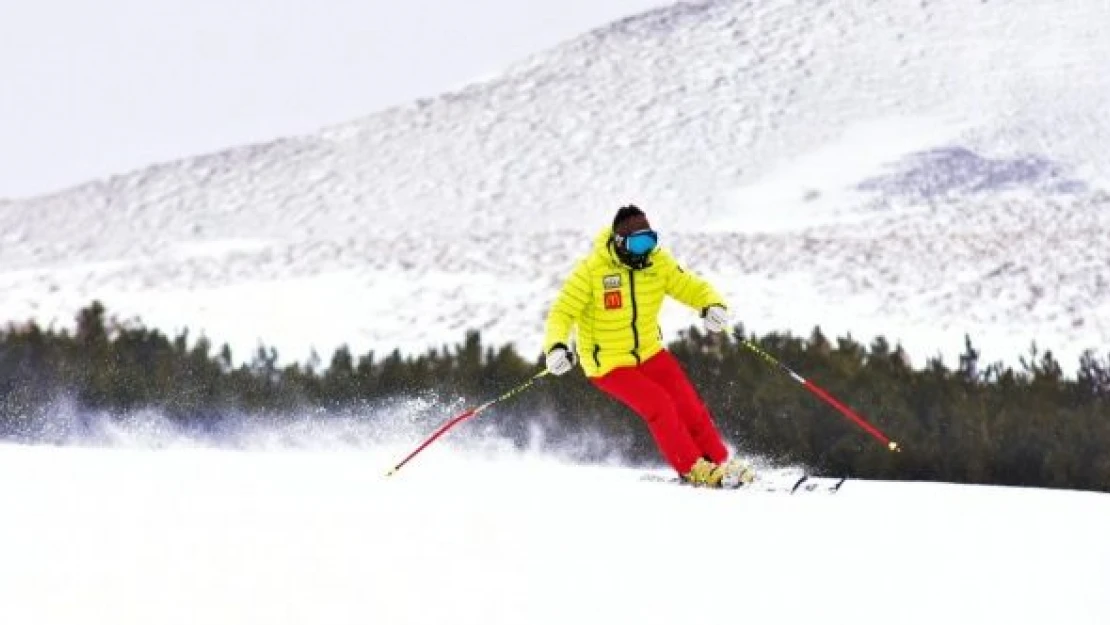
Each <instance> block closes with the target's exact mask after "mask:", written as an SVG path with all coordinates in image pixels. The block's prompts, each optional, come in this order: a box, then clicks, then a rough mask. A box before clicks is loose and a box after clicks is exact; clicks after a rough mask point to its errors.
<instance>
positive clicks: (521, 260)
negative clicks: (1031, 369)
mask: <svg viewBox="0 0 1110 625" xmlns="http://www.w3.org/2000/svg"><path fill="white" fill-rule="evenodd" d="M1108 22H1110V4H1108V3H1107V2H1105V1H1103V0H1077V1H1074V2H1069V3H1045V2H1040V1H1036V0H1010V1H1008V2H1006V3H1000V2H979V3H969V2H965V1H963V0H928V1H922V2H913V3H895V2H878V1H870V2H866V1H865V2H856V3H851V4H848V3H835V2H834V3H825V4H822V5H820V6H815V5H813V4H812V3H796V2H792V1H790V0H764V1H760V2H755V1H735V2H729V1H724V0H719V1H707V2H686V3H680V4H676V5H673V6H670V7H665V8H662V9H659V10H656V11H652V12H650V13H646V14H643V15H640V16H635V17H631V18H627V19H624V20H621V21H619V22H616V23H613V24H611V25H609V26H606V27H603V28H600V29H598V30H595V31H593V32H591V33H588V34H585V35H583V36H581V37H579V38H577V39H574V40H571V41H567V42H565V43H564V44H562V45H560V46H557V47H555V48H553V49H550V50H548V51H546V52H543V53H540V54H537V55H534V56H532V57H529V58H526V59H524V60H522V61H521V62H519V63H517V64H516V65H514V66H512V67H511V68H509V69H508V70H507V71H505V72H502V73H500V74H495V75H490V76H487V77H485V78H483V80H482V82H481V83H475V84H471V85H469V86H466V87H463V88H461V89H459V90H458V91H455V92H451V93H446V94H443V95H442V96H439V97H435V98H425V99H422V100H419V101H416V102H412V103H410V104H407V105H404V106H399V107H396V108H392V109H388V110H384V111H381V112H379V113H377V114H374V115H372V116H370V117H366V118H363V119H359V120H355V121H351V122H349V123H344V124H340V125H336V126H332V127H328V128H324V129H321V130H320V131H319V132H316V133H313V134H306V135H302V136H297V137H287V138H284V139H280V140H277V141H274V142H272V143H266V144H258V145H249V146H243V147H238V148H234V149H231V150H227V151H225V152H220V153H216V154H210V155H204V156H196V157H192V158H188V159H184V160H181V161H177V162H169V163H163V164H159V165H154V166H151V167H149V168H146V169H142V170H139V171H134V172H131V173H126V174H121V175H117V176H114V177H111V178H107V179H104V180H98V181H92V182H89V183H88V184H85V185H82V186H79V187H76V188H73V189H70V190H67V191H64V192H60V193H56V194H53V195H49V196H43V197H38V198H32V199H27V200H19V201H0V291H3V293H4V294H5V296H4V303H3V307H2V308H0V319H2V320H13V321H20V320H25V319H28V318H34V319H36V320H38V321H40V322H42V323H44V324H48V325H55V326H58V325H68V324H70V323H72V317H73V315H74V314H75V312H76V311H77V310H78V308H80V307H82V306H85V305H87V304H88V303H89V302H90V301H91V300H92V299H94V298H95V299H100V300H102V301H103V302H104V303H105V304H106V305H107V306H108V309H109V311H110V312H111V313H112V314H115V315H118V316H119V317H120V318H121V319H123V320H129V319H131V318H133V317H136V316H137V317H138V318H139V319H140V320H141V321H143V322H144V323H147V324H149V325H153V326H155V327H159V328H162V329H164V330H166V331H170V332H176V331H180V330H183V329H185V328H188V329H189V330H190V331H191V336H193V337H195V336H197V335H198V334H201V333H202V334H205V335H207V336H208V337H209V338H211V339H212V340H213V341H215V342H216V343H217V344H218V343H222V342H225V341H226V342H228V343H230V344H231V346H232V348H233V351H234V353H235V355H236V357H237V359H238V360H243V359H246V358H249V357H250V356H251V355H252V354H253V353H254V351H255V349H256V348H257V347H258V346H259V344H261V343H265V344H266V345H273V346H276V347H277V348H278V350H279V353H280V354H281V355H282V356H283V359H284V360H291V359H295V360H301V361H304V360H306V359H307V358H308V356H309V354H310V353H311V352H312V351H313V350H316V351H317V352H318V353H319V355H320V356H321V357H322V358H323V359H324V361H325V362H326V359H327V356H328V355H329V352H330V350H331V349H334V348H336V347H338V346H339V345H342V344H348V345H350V346H352V348H354V349H356V350H358V351H360V352H361V351H364V350H367V349H375V350H378V351H379V352H380V351H388V350H392V349H394V348H400V349H402V350H405V351H408V352H417V351H422V350H424V349H426V348H430V347H439V346H441V345H444V344H455V343H457V342H459V341H461V340H462V338H463V336H464V332H465V331H466V330H470V329H480V330H482V331H483V337H484V340H486V341H487V342H489V343H504V342H514V343H515V344H516V345H517V347H518V348H520V349H521V350H522V352H523V353H525V354H532V353H534V351H535V350H536V349H538V342H539V340H540V336H541V331H542V323H543V318H544V314H545V312H546V309H547V306H548V304H549V302H550V300H551V298H552V297H553V296H554V293H555V291H556V289H557V288H558V286H559V282H560V280H561V278H562V276H563V275H565V274H566V272H567V271H569V269H570V268H571V266H572V264H573V262H574V259H575V257H576V256H577V255H578V254H580V253H583V252H585V251H586V249H587V248H588V246H589V244H590V240H591V238H592V236H593V234H594V232H595V231H596V230H597V229H598V228H599V227H601V226H602V225H603V224H604V223H606V222H607V221H608V220H609V219H610V217H611V215H612V212H613V210H614V209H615V208H616V207H617V206H619V205H620V204H622V203H625V202H629V201H635V202H637V203H640V204H641V205H642V206H644V207H645V208H646V209H647V210H648V213H649V215H650V216H651V218H652V221H653V223H654V224H655V226H656V227H657V228H658V229H659V230H660V232H661V233H662V234H661V236H662V241H663V243H664V244H665V245H667V246H669V247H671V248H672V250H673V251H674V252H675V254H676V255H677V256H678V257H679V258H680V259H681V260H682V261H683V263H684V264H685V265H686V266H687V267H689V268H692V269H695V270H697V271H699V272H701V273H703V274H704V275H705V276H706V277H708V278H710V279H711V280H712V281H713V282H714V283H715V284H716V285H717V286H718V287H719V288H720V290H721V291H722V292H723V293H724V294H725V296H726V297H727V298H728V299H729V301H730V302H732V303H733V311H734V315H735V317H736V319H737V320H738V321H743V322H744V324H745V326H746V327H747V328H748V329H749V330H753V331H757V332H769V331H778V330H784V329H786V330H791V331H794V332H797V333H801V334H808V332H809V331H810V330H811V329H812V328H813V327H814V326H817V325H820V326H821V327H822V329H823V330H824V331H825V332H826V333H827V334H834V335H843V334H846V333H849V332H851V333H852V334H853V336H855V337H856V338H857V339H860V340H863V341H867V340H869V339H870V338H871V337H872V336H875V335H880V334H881V335H884V336H886V337H887V338H888V339H890V340H892V341H896V342H902V343H903V345H905V346H906V347H907V348H908V349H909V351H910V354H911V355H912V356H913V357H914V358H915V360H916V364H923V363H922V359H923V358H924V357H927V356H933V355H936V354H938V353H940V354H944V355H946V356H947V357H948V361H949V363H953V362H954V354H956V353H957V352H959V351H960V350H962V348H963V341H964V334H965V333H969V334H970V335H971V336H972V338H973V340H975V342H976V344H977V346H978V347H980V348H982V350H983V357H984V358H985V359H986V360H988V361H993V360H996V359H1000V360H1008V359H1012V358H1014V357H1016V356H1018V355H1021V354H1024V353H1025V352H1026V350H1027V349H1028V347H1029V346H1030V344H1031V343H1032V342H1034V341H1035V342H1037V343H1038V346H1039V347H1041V348H1042V349H1043V348H1052V349H1054V350H1055V351H1056V353H1057V355H1058V356H1060V357H1062V358H1064V359H1065V360H1064V364H1065V367H1067V366H1068V365H1069V364H1070V363H1069V361H1068V359H1069V358H1074V357H1075V356H1077V355H1078V352H1079V351H1080V350H1081V349H1084V348H1089V347H1096V348H1101V349H1103V350H1104V349H1105V346H1106V345H1110V264H1108V262H1107V259H1106V255H1105V251H1104V249H1105V241H1106V240H1107V234H1108V233H1110V192H1108V191H1107V188H1108V186H1110V160H1108V159H1107V158H1106V156H1105V145H1107V143H1108V140H1110V123H1108V119H1110V118H1108V117H1107V116H1106V115H1105V111H1106V110H1107V105H1110V74H1107V72H1106V71H1105V68H1106V67H1107V61H1108V60H1110V40H1107V38H1106V37H1105V36H1104V33H1103V32H1102V29H1101V28H1100V26H1101V25H1102V24H1105V23H1108ZM662 321H663V323H664V328H665V329H666V330H667V332H668V334H670V335H671V336H673V335H674V333H675V332H676V331H677V330H678V329H681V328H683V327H686V326H687V325H688V324H690V323H692V322H694V317H693V315H692V314H691V313H690V311H687V310H684V309H683V308H682V307H680V306H679V305H677V304H674V303H669V304H668V305H667V306H666V307H665V309H664V313H663V319H662ZM802 373H805V372H802ZM457 403H458V401H457V400H453V399H451V398H443V397H436V396H434V394H429V395H428V396H424V397H419V398H401V399H399V400H396V401H395V402H394V403H392V404H388V405H381V406H373V407H369V408H367V413H366V414H360V415H354V416H346V417H335V418H332V419H329V421H328V422H327V424H324V423H322V422H320V421H315V420H313V418H311V417H307V416H306V417H304V418H301V419H294V420H293V421H292V422H291V423H288V424H285V425H283V426H274V425H269V426H261V425H258V424H255V423H252V422H250V420H249V419H247V420H245V422H244V423H243V424H241V426H240V427H241V428H242V430H241V431H235V432H224V433H221V435H220V436H218V437H212V438H196V437H195V436H188V435H185V434H182V433H180V432H176V431H175V430H174V428H172V427H171V426H170V425H169V424H168V422H167V421H166V420H164V419H162V418H161V417H160V416H159V415H157V414H139V415H129V416H128V417H127V418H124V419H122V420H120V421H115V420H106V419H101V418H100V417H99V416H97V415H88V414H81V413H78V412H74V411H73V410H72V409H67V408H66V407H65V406H58V407H56V409H57V414H56V415H54V416H53V417H52V419H53V422H51V423H50V424H49V425H50V427H51V428H52V432H55V433H58V434H59V437H60V439H59V443H60V444H59V446H57V447H45V446H39V447H36V446H17V445H10V444H5V445H0V498H2V500H3V502H4V509H5V513H4V514H2V515H0V620H2V621H3V622H5V623H7V622H11V623H33V624H34V625H54V624H65V625H70V624H73V623H81V624H82V625H85V624H96V623H105V624H109V623H110V624H112V625H127V624H129V623H143V624H146V623H152V622H157V623H165V624H172V623H206V624H218V623H236V624H238V623H270V624H274V625H278V624H280V623H308V622H311V623H314V624H320V625H328V624H331V623H337V624H338V623H366V622H375V623H376V622H381V623H451V624H463V623H482V624H483V625H487V624H497V623H514V624H515V623H539V624H544V623H571V622H598V623H607V624H615V623H629V624H636V625H644V624H650V623H676V622H681V623H685V622H695V621H696V622H718V623H732V622H739V623H747V622H751V623H760V624H770V623H817V622H820V623H829V624H838V623H845V624H847V623H852V624H867V623H876V624H879V623H882V624H884V625H885V624H887V623H892V622H893V623H907V624H914V623H921V624H929V625H932V624H934V623H953V622H954V623H964V622H971V623H994V622H998V623H1008V624H1014V625H1019V624H1023V623H1029V624H1038V625H1039V624H1042V623H1054V622H1061V623H1069V625H1086V624H1091V625H1095V624H1102V623H1104V622H1105V621H1106V615H1107V614H1110V593H1107V592H1106V589H1107V588H1110V539H1108V538H1107V533H1106V531H1105V527H1106V525H1107V521H1108V520H1110V499H1108V498H1107V497H1108V496H1107V495H1106V494H1100V493H1084V492H1069V491H1050V490H1041V489H1015V488H996V487H982V486H961V485H952V484H936V483H887V482H865V481H851V482H848V483H847V484H846V485H845V486H844V488H843V489H842V490H841V492H840V493H839V494H838V495H836V496H834V497H828V496H820V495H806V496H798V497H789V496H783V495H774V494H761V493H735V492H733V493H721V492H706V491H695V490H693V489H682V488H676V487H673V486H668V485H662V484H651V483H645V482H642V481H640V480H639V477H640V476H641V474H642V473H643V472H644V470H640V469H630V468H627V467H626V466H625V465H623V464H622V463H621V461H620V459H619V458H613V459H612V461H611V463H610V464H609V465H600V466H599V465H593V466H580V465H575V464H573V463H572V462H570V461H568V460H567V459H566V458H567V457H568V456H569V454H562V455H561V454H559V453H557V452H554V451H551V450H547V451H545V452H543V453H541V452H539V451H534V450H529V451H524V452H516V451H512V450H510V449H508V445H507V444H506V443H504V442H503V441H499V440H497V439H495V438H491V437H489V436H487V435H485V434H484V433H483V428H482V426H481V423H471V422H468V423H467V424H466V425H465V426H460V427H459V428H457V430H456V431H452V432H451V434H450V435H449V436H446V437H444V439H442V440H441V442H438V443H437V444H436V445H434V446H433V447H430V448H428V450H426V451H425V452H424V453H423V454H422V455H420V456H419V457H418V458H417V459H415V460H414V461H413V462H412V463H411V464H409V465H407V466H406V467H405V468H404V469H403V470H402V471H401V472H400V473H398V474H397V475H395V476H394V477H391V478H385V477H384V474H385V471H386V470H387V469H388V468H390V467H391V466H393V465H394V463H396V462H397V461H399V460H400V458H402V457H403V456H404V455H405V454H406V453H407V452H408V451H409V450H411V449H412V448H413V447H414V446H415V445H416V444H417V443H418V442H419V441H420V440H422V438H423V437H424V436H426V435H427V434H428V433H429V432H430V430H431V427H432V423H431V422H430V421H435V422H436V423H438V422H439V421H440V420H442V419H445V418H447V417H448V416H449V415H450V414H451V413H452V412H455V409H456V408H459V407H458V406H457ZM459 409H460V410H461V408H459ZM66 434H68V436H65V435H66Z"/></svg>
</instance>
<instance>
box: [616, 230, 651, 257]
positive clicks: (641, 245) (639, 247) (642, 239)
mask: <svg viewBox="0 0 1110 625" xmlns="http://www.w3.org/2000/svg"><path fill="white" fill-rule="evenodd" d="M658 243H659V235H657V234H655V231H654V230H640V231H639V232H633V233H632V234H630V235H628V236H627V237H625V239H624V249H626V250H628V252H629V253H630V254H635V255H636V256H643V255H644V254H647V253H649V252H651V251H652V250H654V249H655V246H656V245H657V244H658Z"/></svg>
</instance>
